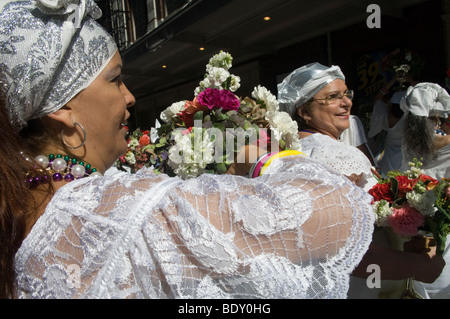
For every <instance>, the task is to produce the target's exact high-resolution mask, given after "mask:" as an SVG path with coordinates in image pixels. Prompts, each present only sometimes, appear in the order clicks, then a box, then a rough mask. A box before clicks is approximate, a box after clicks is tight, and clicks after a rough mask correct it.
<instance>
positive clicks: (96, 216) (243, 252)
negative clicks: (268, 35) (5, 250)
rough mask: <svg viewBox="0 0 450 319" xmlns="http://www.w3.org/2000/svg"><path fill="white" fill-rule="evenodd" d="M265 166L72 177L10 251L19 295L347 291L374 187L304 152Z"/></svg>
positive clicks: (312, 294)
mask: <svg viewBox="0 0 450 319" xmlns="http://www.w3.org/2000/svg"><path fill="white" fill-rule="evenodd" d="M266 172H267V174H266V175H264V176H262V177H259V178H257V179H254V180H250V179H247V178H243V177H237V176H230V175H220V176H216V175H208V174H205V175H202V176H201V177H199V178H197V179H192V180H188V181H181V180H178V179H174V178H167V177H165V176H154V175H151V174H149V172H146V171H143V172H140V173H138V174H135V175H129V174H115V175H113V176H109V177H104V178H94V179H92V178H87V179H85V180H80V181H75V182H71V183H69V184H68V185H67V186H65V187H63V188H61V189H60V190H59V191H58V193H57V194H56V195H55V196H54V198H53V200H52V201H51V203H50V204H49V206H48V207H47V210H46V212H45V213H44V215H43V216H41V218H40V219H39V220H38V221H37V223H36V224H35V226H34V227H33V229H32V231H31V232H30V234H29V236H28V237H27V238H26V239H25V241H24V242H23V244H22V247H21V248H20V249H19V251H18V253H17V255H16V270H17V274H18V287H19V292H20V297H22V298H26V297H36V298H52V297H53V298H55V297H56V298H345V297H346V292H347V290H348V282H349V274H350V272H351V271H352V270H353V269H354V267H355V266H356V265H357V264H358V263H359V261H360V260H361V258H362V256H363V255H364V253H365V251H366V250H367V248H368V246H369V243H370V241H371V236H372V230H373V216H374V215H373V213H372V211H371V206H370V197H369V196H368V195H367V194H366V193H365V192H363V191H362V190H361V189H360V188H358V187H355V186H354V185H353V184H352V183H350V182H349V181H348V180H347V179H346V178H343V177H342V176H341V175H338V174H336V173H334V172H331V171H328V170H326V169H325V168H324V167H323V166H322V165H320V164H318V163H315V162H313V161H310V160H308V159H300V158H299V157H295V158H294V157H291V158H283V159H278V160H276V161H274V162H273V163H272V165H271V166H270V167H269V169H268V170H267V171H266Z"/></svg>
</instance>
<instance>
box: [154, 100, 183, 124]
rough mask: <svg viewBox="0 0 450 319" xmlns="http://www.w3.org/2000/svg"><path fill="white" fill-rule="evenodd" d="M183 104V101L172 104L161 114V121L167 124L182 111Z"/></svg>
mask: <svg viewBox="0 0 450 319" xmlns="http://www.w3.org/2000/svg"><path fill="white" fill-rule="evenodd" d="M185 104H186V102H185V101H180V102H175V103H172V105H171V106H169V107H168V108H167V109H165V110H164V111H162V112H161V115H160V117H161V120H163V121H164V122H165V123H169V122H170V120H171V119H172V118H173V117H175V116H176V115H177V114H178V113H180V112H181V111H183V110H184V105H185Z"/></svg>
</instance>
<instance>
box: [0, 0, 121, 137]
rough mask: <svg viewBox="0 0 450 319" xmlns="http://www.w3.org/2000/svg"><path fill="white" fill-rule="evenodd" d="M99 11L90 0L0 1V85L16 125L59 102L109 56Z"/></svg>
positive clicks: (84, 84)
mask: <svg viewBox="0 0 450 319" xmlns="http://www.w3.org/2000/svg"><path fill="white" fill-rule="evenodd" d="M100 16H101V10H100V8H99V7H98V6H97V5H96V4H95V2H94V0H35V1H6V0H1V1H0V90H1V93H2V95H3V96H4V97H5V104H6V108H7V110H8V111H9V116H10V121H11V123H12V124H13V125H14V126H15V127H16V129H18V130H20V129H21V128H22V127H24V126H25V125H26V123H27V121H28V120H30V119H33V118H38V117H42V116H44V115H47V114H51V113H53V112H55V111H57V110H58V109H60V108H61V107H63V106H64V105H65V104H66V103H67V102H68V101H70V100H71V99H72V98H73V97H74V96H75V95H76V94H77V93H79V92H80V91H81V90H83V89H85V88H86V87H88V86H89V84H90V83H91V82H92V81H93V80H94V79H95V78H96V77H97V76H98V74H99V73H100V72H101V71H102V70H103V68H104V67H105V66H106V64H107V63H108V62H109V61H110V59H111V58H112V57H113V55H114V53H115V52H116V51H117V47H116V44H115V41H114V40H113V38H112V37H111V36H110V35H109V34H108V33H107V32H106V31H105V30H104V29H103V28H102V27H101V26H100V25H99V24H98V23H96V22H95V21H94V19H98V18H99V17H100Z"/></svg>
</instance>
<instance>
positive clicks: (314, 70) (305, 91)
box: [278, 62, 345, 117]
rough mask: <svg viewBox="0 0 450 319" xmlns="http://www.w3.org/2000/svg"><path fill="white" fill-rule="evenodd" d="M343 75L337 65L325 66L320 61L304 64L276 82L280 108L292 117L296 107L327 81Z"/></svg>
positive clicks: (342, 77) (340, 77)
mask: <svg viewBox="0 0 450 319" xmlns="http://www.w3.org/2000/svg"><path fill="white" fill-rule="evenodd" d="M337 79H341V80H343V81H345V76H344V74H343V73H342V71H341V69H340V68H339V67H338V66H335V65H333V66H331V67H326V66H324V65H322V64H320V63H317V62H315V63H310V64H307V65H304V66H302V67H300V68H298V69H296V70H295V71H293V72H292V73H291V74H289V75H288V76H287V77H286V78H285V79H284V80H283V82H281V83H280V84H278V102H279V103H280V110H282V111H285V112H287V113H289V114H290V115H291V117H294V115H295V112H296V111H297V107H299V106H300V105H302V104H304V103H306V102H307V101H309V100H310V99H311V98H312V97H313V96H314V95H316V93H317V92H319V91H320V90H321V89H322V88H323V87H324V86H325V85H327V84H328V83H330V82H332V81H334V80H337Z"/></svg>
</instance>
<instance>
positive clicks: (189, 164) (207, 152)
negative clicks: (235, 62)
mask: <svg viewBox="0 0 450 319" xmlns="http://www.w3.org/2000/svg"><path fill="white" fill-rule="evenodd" d="M231 66H232V57H231V55H230V54H229V53H226V52H222V51H221V52H220V53H219V54H216V55H214V56H213V57H212V58H211V59H210V60H209V63H208V64H207V66H206V74H205V77H204V79H203V80H202V81H200V83H199V86H198V87H197V88H196V89H195V91H194V99H193V100H188V101H179V102H175V103H173V104H172V105H171V106H169V107H168V108H167V109H165V110H164V111H163V112H162V113H161V115H160V118H161V120H162V122H163V124H161V126H160V127H159V128H158V129H157V135H158V138H157V139H156V140H155V142H154V143H149V144H146V145H143V147H141V143H139V146H138V148H136V147H135V149H134V150H135V151H134V153H137V154H139V155H138V156H135V158H136V159H137V161H138V164H136V163H134V164H133V163H132V162H128V160H127V155H126V154H125V156H124V157H123V159H122V161H123V160H124V161H123V162H122V163H119V165H120V166H122V167H123V166H126V165H127V163H128V164H129V165H133V166H134V167H135V168H138V167H139V166H150V165H151V166H153V168H154V170H155V171H156V172H164V173H166V174H168V175H171V176H175V175H176V176H179V177H180V178H183V179H188V178H191V177H196V176H199V175H200V174H203V173H215V174H223V173H226V172H227V170H228V168H229V166H230V165H231V164H232V163H233V161H235V154H236V153H237V152H239V151H240V150H241V147H242V146H244V145H249V144H255V145H258V146H259V147H260V148H263V149H265V148H266V149H271V150H274V149H280V150H285V149H292V150H298V151H301V143H300V140H299V138H298V135H297V134H298V127H297V123H296V122H295V121H293V120H292V119H291V117H290V116H289V114H287V113H285V112H281V111H279V105H278V101H277V99H276V97H275V96H274V95H272V94H271V93H270V91H269V90H267V89H266V88H265V87H262V86H257V87H255V88H254V90H253V92H252V98H249V97H245V98H240V97H238V96H236V95H235V94H234V92H235V91H236V90H237V89H238V88H239V87H240V78H239V77H238V76H235V75H233V74H231V73H230V72H229V71H228V70H229V69H230V68H231ZM141 134H143V133H142V132H141V131H140V130H138V132H134V133H133V135H132V139H131V141H132V143H134V144H136V143H137V142H136V140H138V141H140V139H142V137H143V136H145V135H141ZM133 136H135V137H134V140H133ZM130 146H133V145H130V144H129V147H130ZM130 149H131V148H130ZM142 152H145V153H146V156H148V157H145V156H144V157H143V156H142ZM129 158H131V159H132V156H130V155H129Z"/></svg>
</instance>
